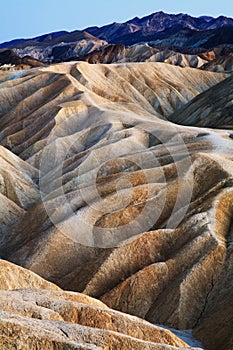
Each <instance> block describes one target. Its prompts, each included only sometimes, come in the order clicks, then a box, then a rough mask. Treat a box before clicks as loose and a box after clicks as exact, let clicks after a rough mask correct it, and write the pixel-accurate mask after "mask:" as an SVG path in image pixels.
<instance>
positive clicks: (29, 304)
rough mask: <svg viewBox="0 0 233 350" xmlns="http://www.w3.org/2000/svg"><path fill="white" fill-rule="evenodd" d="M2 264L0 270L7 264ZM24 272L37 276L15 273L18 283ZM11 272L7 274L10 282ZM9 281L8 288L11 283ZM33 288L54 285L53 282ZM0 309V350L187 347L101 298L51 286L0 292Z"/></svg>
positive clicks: (13, 267)
mask: <svg viewBox="0 0 233 350" xmlns="http://www.w3.org/2000/svg"><path fill="white" fill-rule="evenodd" d="M9 265H10V266H11V268H12V271H11V273H12V275H13V274H17V268H18V267H16V266H14V265H13V264H9ZM1 267H2V269H3V271H4V270H5V268H6V267H7V268H8V266H1ZM19 269H21V270H24V269H22V268H19ZM24 271H26V270H24ZM26 274H27V275H29V276H30V275H32V276H33V275H34V279H35V280H36V278H37V279H38V280H39V279H40V277H38V276H37V277H36V275H35V274H33V273H31V272H29V271H28V272H25V275H24V274H23V273H21V274H20V276H18V286H22V285H23V284H24V280H25V278H26V277H27V276H26ZM12 275H8V276H7V277H8V278H9V282H10V280H11V279H12ZM5 276H6V274H5ZM41 281H43V280H42V279H41ZM8 285H9V287H10V288H11V287H12V284H11V285H10V284H8ZM16 285H17V284H16ZM29 285H30V283H29V284H28V286H29ZM32 285H33V283H32ZM34 286H36V287H37V288H44V287H49V288H48V289H50V288H51V289H53V286H52V285H51V284H50V286H46V284H43V283H41V284H34ZM54 287H55V286H54ZM0 308H1V312H0V334H1V336H0V346H1V349H4V350H8V349H11V348H12V347H14V346H16V345H17V348H23V349H43V350H44V349H64V347H65V348H67V349H77V348H78V349H126V348H128V349H132V350H133V349H161V350H162V349H181V348H182V349H186V348H189V349H191V348H190V347H189V346H188V345H187V344H186V343H184V342H183V341H182V340H181V339H179V338H178V337H177V336H175V335H174V334H173V333H172V332H170V331H169V330H166V329H164V328H162V327H158V326H153V325H152V324H150V323H147V322H145V321H143V320H141V319H139V318H137V317H133V316H129V315H126V314H123V313H120V312H117V311H114V310H111V309H109V308H107V306H105V305H104V304H103V303H101V302H100V301H98V300H95V299H92V298H90V297H88V296H86V295H83V294H79V293H72V292H64V291H58V290H55V288H54V290H45V289H42V290H40V289H37V290H34V289H17V290H11V291H7V290H5V291H3V290H1V291H0Z"/></svg>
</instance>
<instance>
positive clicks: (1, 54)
mask: <svg viewBox="0 0 233 350" xmlns="http://www.w3.org/2000/svg"><path fill="white" fill-rule="evenodd" d="M42 66H44V64H43V63H42V62H40V61H38V60H36V59H35V58H32V57H30V56H25V57H20V56H18V55H16V54H15V53H14V51H12V50H3V51H0V70H7V67H9V69H14V70H19V69H28V68H34V67H42Z"/></svg>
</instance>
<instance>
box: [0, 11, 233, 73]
mask: <svg viewBox="0 0 233 350" xmlns="http://www.w3.org/2000/svg"><path fill="white" fill-rule="evenodd" d="M5 49H10V50H13V51H14V53H15V54H17V55H18V56H19V57H24V56H31V57H32V58H34V59H37V60H39V61H42V62H44V63H55V62H63V61H70V60H84V61H88V62H90V63H114V62H131V61H133V62H137V61H147V60H149V61H160V62H164V61H166V60H167V59H168V60H169V58H170V57H172V59H171V60H170V62H167V63H171V64H175V65H180V66H184V65H185V66H187V65H188V66H191V67H198V68H199V66H201V65H203V64H206V63H208V62H209V61H210V60H211V59H207V60H204V61H202V58H201V55H204V54H205V53H208V52H209V51H211V52H213V53H214V59H216V58H219V57H222V56H224V55H225V54H228V53H232V52H233V19H232V18H228V17H224V16H220V17H218V18H213V17H209V16H201V17H198V18H195V17H192V16H189V15H187V14H177V15H172V14H167V13H164V12H157V13H153V14H151V15H148V16H146V17H143V18H138V17H135V18H133V19H131V20H129V21H127V22H125V23H116V22H114V23H111V24H108V25H105V26H102V27H89V28H86V29H84V30H75V31H72V32H67V31H59V32H53V33H48V34H45V35H42V36H37V37H35V38H29V39H16V40H12V41H10V42H5V43H2V44H0V64H3V63H2V59H1V51H3V50H5ZM158 52H162V55H156V54H157V53H158ZM177 54H178V55H179V56H178V58H177V57H176V58H174V56H176V55H177ZM180 55H181V56H180ZM184 55H191V56H192V57H187V56H184ZM216 56H217V57H216ZM211 57H213V55H212V56H211ZM184 61H185V62H186V63H185V64H184ZM194 61H195V63H193V62H194ZM9 63H11V62H9Z"/></svg>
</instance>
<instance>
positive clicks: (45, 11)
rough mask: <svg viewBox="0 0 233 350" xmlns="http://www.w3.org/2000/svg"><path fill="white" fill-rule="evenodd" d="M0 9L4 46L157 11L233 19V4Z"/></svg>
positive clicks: (142, 0) (13, 4) (46, 1)
mask: <svg viewBox="0 0 233 350" xmlns="http://www.w3.org/2000/svg"><path fill="white" fill-rule="evenodd" d="M0 5H1V6H0V11H1V23H0V42H3V41H7V40H11V39H16V38H29V37H33V36H36V35H40V34H45V33H48V32H52V31H58V30H63V29H64V30H68V31H71V30H75V29H83V28H85V27H88V26H92V25H98V26H101V25H104V24H108V23H111V22H114V21H116V22H124V21H126V20H128V19H130V18H133V17H135V16H138V17H143V16H145V15H147V14H150V13H152V12H157V11H164V12H168V13H180V12H183V13H188V14H191V15H193V16H201V15H212V16H214V17H217V16H219V15H226V16H228V17H233V6H232V0H221V1H216V0H212V1H211V0H195V1H190V0H176V1H174V0H161V1H156V0H39V1H33V0H11V1H1V2H0Z"/></svg>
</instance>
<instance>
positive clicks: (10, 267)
mask: <svg viewBox="0 0 233 350" xmlns="http://www.w3.org/2000/svg"><path fill="white" fill-rule="evenodd" d="M21 288H28V289H50V290H60V288H59V287H58V286H56V285H55V284H53V283H50V282H48V281H46V280H44V279H43V278H41V277H39V276H38V275H36V274H35V273H33V272H32V271H29V270H26V269H24V268H22V267H20V266H17V265H15V264H12V263H10V262H9V261H5V260H2V259H1V260H0V291H1V292H2V293H3V295H4V292H3V290H12V289H21ZM10 294H11V293H10ZM10 294H9V295H10Z"/></svg>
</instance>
